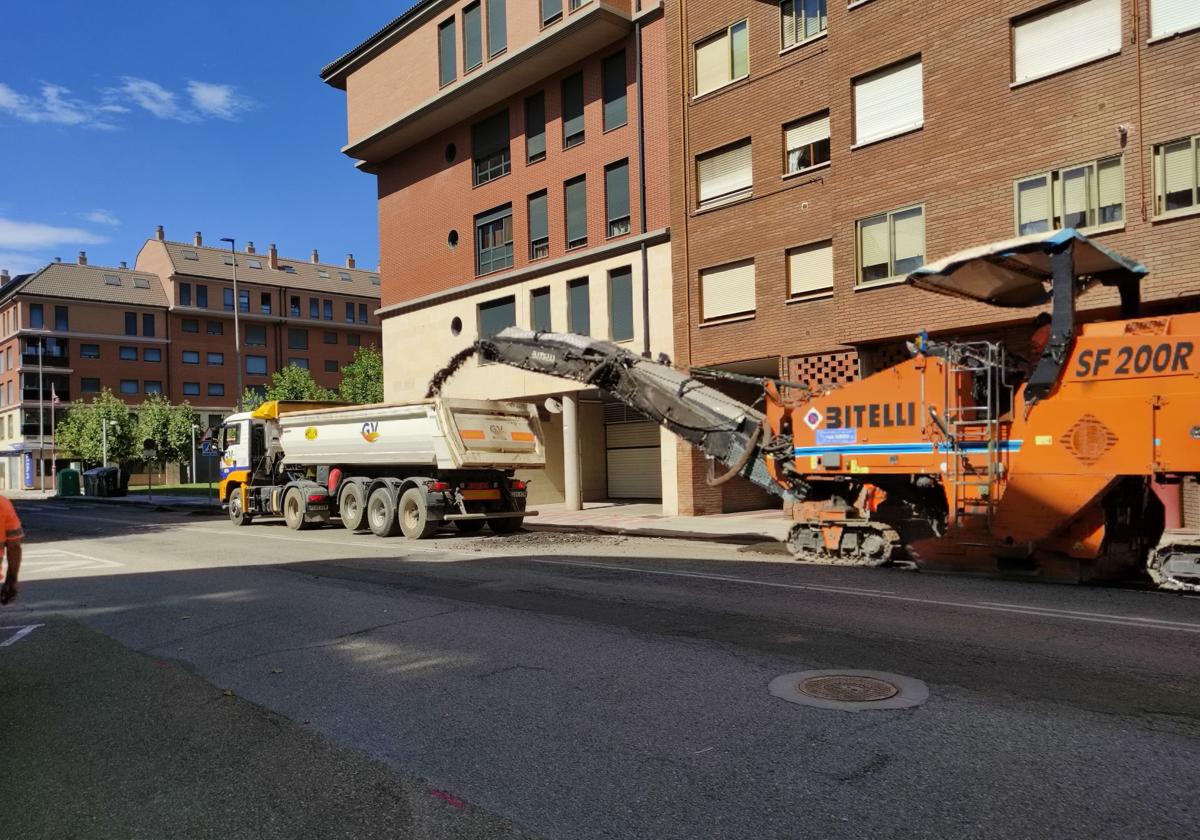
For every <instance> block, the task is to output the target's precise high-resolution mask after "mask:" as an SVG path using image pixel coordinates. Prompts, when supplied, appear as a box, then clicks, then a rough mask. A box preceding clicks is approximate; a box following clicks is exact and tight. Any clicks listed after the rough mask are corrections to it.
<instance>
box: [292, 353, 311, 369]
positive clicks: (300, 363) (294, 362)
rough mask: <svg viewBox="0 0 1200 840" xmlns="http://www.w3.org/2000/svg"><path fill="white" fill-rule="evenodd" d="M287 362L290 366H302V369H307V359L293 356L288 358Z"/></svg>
mask: <svg viewBox="0 0 1200 840" xmlns="http://www.w3.org/2000/svg"><path fill="white" fill-rule="evenodd" d="M288 364H289V365H291V366H292V367H298V368H304V370H308V359H302V358H300V357H298V356H293V357H290V358H289V359H288Z"/></svg>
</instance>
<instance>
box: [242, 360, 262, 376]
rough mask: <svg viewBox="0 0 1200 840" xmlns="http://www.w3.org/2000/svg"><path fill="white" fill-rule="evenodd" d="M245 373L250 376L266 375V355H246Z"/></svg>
mask: <svg viewBox="0 0 1200 840" xmlns="http://www.w3.org/2000/svg"><path fill="white" fill-rule="evenodd" d="M246 373H248V374H249V375H251V376H266V375H267V357H266V356H247V357H246Z"/></svg>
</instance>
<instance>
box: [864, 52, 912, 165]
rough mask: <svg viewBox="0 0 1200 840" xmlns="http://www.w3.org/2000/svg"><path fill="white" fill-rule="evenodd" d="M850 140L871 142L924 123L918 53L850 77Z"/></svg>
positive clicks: (910, 129) (901, 132)
mask: <svg viewBox="0 0 1200 840" xmlns="http://www.w3.org/2000/svg"><path fill="white" fill-rule="evenodd" d="M853 84H854V143H855V145H859V146H861V145H863V144H864V143H874V142H875V141H876V140H883V139H884V138H886V137H894V136H895V135H897V134H903V133H904V132H906V131H912V130H913V129H916V128H920V127H921V126H922V125H924V124H925V100H924V81H923V76H922V71H921V59H920V57H917V58H914V59H910V60H909V61H905V62H904V63H902V64H897V65H896V66H894V67H889V68H887V69H885V70H880V71H879V72H877V73H871V74H870V75H867V76H861V77H859V78H857V79H855V80H854V83H853Z"/></svg>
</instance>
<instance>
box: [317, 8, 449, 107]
mask: <svg viewBox="0 0 1200 840" xmlns="http://www.w3.org/2000/svg"><path fill="white" fill-rule="evenodd" d="M436 2H437V0H411V4H410V5H409V7H408V8H407V9H405V10H404V11H403V12H401V13H400V14H399V15H398V16H396V17H394V18H392V20H391V21H390V22H389V23H388V24H387V25H385V26H383V27H382V28H380V29H379V30H377V31H376V32H374V33H373V34H372V35H371V36H370V37H369V38H367V39H366V40H364V41H363V42H362V43H361V44H359V45H358V46H357V47H355V48H354V49H352V50H350V51H349V52H347V53H345V54H344V55H342V56H340V57H338V58H335V59H334V60H333V61H331V62H329V63H328V64H326V65H325V66H324V67H322V68H321V78H322V79H323V80H324V81H326V82H328V83H329V84H331V85H334V86H336V87H341V79H340V78H337V77H338V76H339V75H340V74H341V73H342V71H344V70H345V69H346V68H347V67H348V66H349V65H350V64H351V63H352V62H353V61H354V60H355V59H357V58H358V57H359V56H360V55H362V54H363V53H365V52H367V50H369V49H371V48H372V47H374V46H376V45H378V44H380V43H382V42H383V41H385V40H387V39H388V37H390V36H391V35H393V34H395V32H396V30H397V29H398V28H400V27H401V26H403V25H404V24H405V23H406V22H408V21H409V20H411V19H412V18H414V17H416V15H417V14H418V13H419V12H421V11H422V10H424V9H425V8H427V7H429V6H432V5H433V4H434V3H436Z"/></svg>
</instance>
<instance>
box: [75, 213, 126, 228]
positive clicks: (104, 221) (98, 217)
mask: <svg viewBox="0 0 1200 840" xmlns="http://www.w3.org/2000/svg"><path fill="white" fill-rule="evenodd" d="M81 215H82V217H83V218H84V219H86V220H87V221H89V222H91V223H92V224H94V225H108V226H109V227H120V226H121V220H120V219H118V218H117V217H116V216H114V215H113V214H112V212H111V211H109V210H92V211H91V212H90V213H82V214H81Z"/></svg>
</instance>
